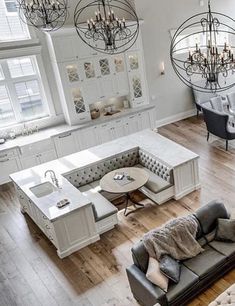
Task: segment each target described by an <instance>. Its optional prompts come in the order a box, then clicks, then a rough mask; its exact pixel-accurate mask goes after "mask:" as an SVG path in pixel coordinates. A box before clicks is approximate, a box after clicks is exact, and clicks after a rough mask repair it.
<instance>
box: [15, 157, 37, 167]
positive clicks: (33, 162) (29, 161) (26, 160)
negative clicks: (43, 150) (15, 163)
mask: <svg viewBox="0 0 235 306" xmlns="http://www.w3.org/2000/svg"><path fill="white" fill-rule="evenodd" d="M20 162H21V165H22V168H23V169H28V168H31V167H34V166H37V165H39V164H40V161H39V159H38V156H37V155H32V156H28V157H23V158H21V159H20Z"/></svg>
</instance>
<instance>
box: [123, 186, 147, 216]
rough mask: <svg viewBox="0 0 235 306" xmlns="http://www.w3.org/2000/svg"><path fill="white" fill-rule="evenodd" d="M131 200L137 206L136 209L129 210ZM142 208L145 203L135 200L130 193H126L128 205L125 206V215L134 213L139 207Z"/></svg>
mask: <svg viewBox="0 0 235 306" xmlns="http://www.w3.org/2000/svg"><path fill="white" fill-rule="evenodd" d="M129 201H130V202H131V203H132V205H133V206H134V207H135V210H131V211H129V212H128V207H129V206H130V205H128V204H129ZM141 208H144V204H141V203H138V202H136V201H135V200H133V199H132V198H131V196H130V193H129V192H128V193H126V207H125V211H124V216H128V215H130V214H132V213H133V212H135V211H136V210H138V209H141Z"/></svg>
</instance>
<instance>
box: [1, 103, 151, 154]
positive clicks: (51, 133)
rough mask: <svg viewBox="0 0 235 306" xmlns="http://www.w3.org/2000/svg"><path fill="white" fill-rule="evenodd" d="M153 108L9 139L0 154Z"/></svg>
mask: <svg viewBox="0 0 235 306" xmlns="http://www.w3.org/2000/svg"><path fill="white" fill-rule="evenodd" d="M153 107H156V106H155V105H152V104H148V105H145V106H142V107H138V108H129V109H122V111H121V112H120V113H117V114H115V115H112V116H105V117H104V116H102V117H100V118H98V119H95V120H91V121H88V122H85V123H83V124H80V125H73V126H69V125H67V124H60V125H57V126H53V127H49V128H46V129H42V130H39V132H36V133H33V134H30V135H27V136H18V137H16V138H15V139H12V140H9V139H8V140H7V141H6V142H5V143H4V144H2V145H0V152H1V151H4V150H9V149H14V148H19V147H23V146H26V145H30V144H33V143H36V142H39V141H42V140H45V139H50V138H52V137H55V136H58V135H61V134H63V133H66V132H70V131H71V132H72V131H77V130H80V129H84V128H87V127H90V126H94V125H99V124H102V123H106V122H111V121H113V120H116V119H118V118H122V117H125V116H128V115H131V114H135V113H138V112H140V111H144V110H148V109H151V108H153Z"/></svg>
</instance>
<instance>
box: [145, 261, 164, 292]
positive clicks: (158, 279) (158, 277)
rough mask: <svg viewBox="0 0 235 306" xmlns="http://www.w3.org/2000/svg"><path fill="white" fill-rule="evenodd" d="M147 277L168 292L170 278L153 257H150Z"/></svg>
mask: <svg viewBox="0 0 235 306" xmlns="http://www.w3.org/2000/svg"><path fill="white" fill-rule="evenodd" d="M146 278H147V279H148V280H149V281H150V282H151V283H153V284H154V285H156V286H158V287H159V288H161V289H162V290H164V291H165V292H167V289H168V283H169V279H168V278H167V277H166V276H165V275H163V274H162V273H161V271H160V267H159V262H158V261H157V260H156V259H155V258H153V257H149V264H148V270H147V273H146Z"/></svg>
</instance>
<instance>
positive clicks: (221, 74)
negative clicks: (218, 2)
mask: <svg viewBox="0 0 235 306" xmlns="http://www.w3.org/2000/svg"><path fill="white" fill-rule="evenodd" d="M221 20H222V21H221ZM198 26H199V27H200V30H198ZM234 27H235V20H234V19H233V18H231V17H229V16H227V15H225V14H222V13H217V12H212V11H211V7H210V0H209V1H208V12H204V13H199V14H196V15H193V16H192V17H190V18H188V19H187V20H186V21H185V22H183V23H182V24H181V25H180V26H179V28H178V29H177V30H176V32H175V34H174V35H173V38H172V40H171V46H170V58H171V63H172V66H173V69H174V71H175V73H176V75H177V76H178V77H179V79H180V80H181V81H182V82H183V83H184V84H185V85H187V86H188V87H191V88H193V89H195V90H197V91H201V92H204V93H211V92H222V91H224V90H228V89H230V88H232V87H233V86H234V85H235V78H234V80H232V78H229V80H228V79H227V78H228V76H229V75H230V74H231V75H233V74H234V73H235V56H234V55H233V50H234V48H235V47H234V46H229V45H228V43H227V42H225V43H224V44H218V37H219V35H222V34H225V35H228V36H229V35H233V37H234V39H235V28H234ZM197 34H203V35H205V36H204V37H205V38H206V44H204V45H199V43H200V42H198V43H195V46H193V47H194V50H193V51H192V50H191V46H189V47H188V46H187V47H183V48H182V47H180V44H182V43H183V41H184V40H189V39H190V38H192V37H193V36H194V37H195V35H197ZM185 52H187V54H188V57H187V58H186V59H185V58H184V56H185ZM222 83H223V84H222Z"/></svg>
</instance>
